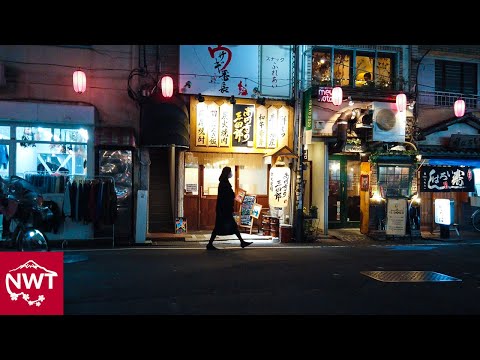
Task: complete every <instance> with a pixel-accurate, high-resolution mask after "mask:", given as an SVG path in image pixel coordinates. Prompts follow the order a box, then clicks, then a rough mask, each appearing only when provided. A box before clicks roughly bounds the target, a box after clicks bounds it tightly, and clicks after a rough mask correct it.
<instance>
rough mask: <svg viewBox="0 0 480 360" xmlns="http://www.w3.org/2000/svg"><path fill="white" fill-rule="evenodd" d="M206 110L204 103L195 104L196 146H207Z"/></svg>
mask: <svg viewBox="0 0 480 360" xmlns="http://www.w3.org/2000/svg"><path fill="white" fill-rule="evenodd" d="M207 126H208V108H207V105H206V104H205V103H199V104H197V136H196V145H197V146H207Z"/></svg>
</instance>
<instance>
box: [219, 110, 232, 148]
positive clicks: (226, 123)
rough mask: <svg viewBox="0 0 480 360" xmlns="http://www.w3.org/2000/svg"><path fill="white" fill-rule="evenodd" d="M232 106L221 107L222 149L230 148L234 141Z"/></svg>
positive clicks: (220, 143) (220, 142) (220, 144)
mask: <svg viewBox="0 0 480 360" xmlns="http://www.w3.org/2000/svg"><path fill="white" fill-rule="evenodd" d="M232 111H233V110H232V105H231V104H222V106H220V139H219V141H218V143H219V146H220V147H229V146H230V142H231V139H232Z"/></svg>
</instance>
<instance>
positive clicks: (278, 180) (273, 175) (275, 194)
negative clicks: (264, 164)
mask: <svg viewBox="0 0 480 360" xmlns="http://www.w3.org/2000/svg"><path fill="white" fill-rule="evenodd" d="M289 193H290V168H289V167H286V166H280V167H278V166H276V167H273V168H271V169H270V181H269V194H268V205H269V206H270V208H272V207H280V208H284V207H286V206H287V204H288V195H289Z"/></svg>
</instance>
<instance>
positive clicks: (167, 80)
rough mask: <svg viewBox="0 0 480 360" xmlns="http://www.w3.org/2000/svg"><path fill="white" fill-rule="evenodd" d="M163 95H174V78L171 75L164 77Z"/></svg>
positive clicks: (167, 96)
mask: <svg viewBox="0 0 480 360" xmlns="http://www.w3.org/2000/svg"><path fill="white" fill-rule="evenodd" d="M162 95H163V97H166V98H171V97H172V95H173V80H172V78H171V77H170V76H164V77H163V78H162Z"/></svg>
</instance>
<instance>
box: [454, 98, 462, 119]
mask: <svg viewBox="0 0 480 360" xmlns="http://www.w3.org/2000/svg"><path fill="white" fill-rule="evenodd" d="M453 109H454V110H455V116H456V117H462V116H463V115H464V114H465V101H463V100H462V99H458V100H457V101H455V105H454V106H453Z"/></svg>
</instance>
